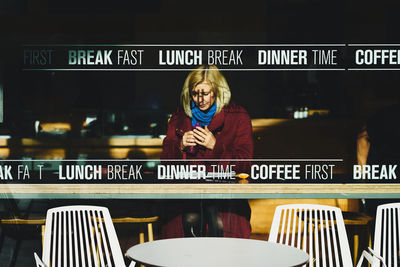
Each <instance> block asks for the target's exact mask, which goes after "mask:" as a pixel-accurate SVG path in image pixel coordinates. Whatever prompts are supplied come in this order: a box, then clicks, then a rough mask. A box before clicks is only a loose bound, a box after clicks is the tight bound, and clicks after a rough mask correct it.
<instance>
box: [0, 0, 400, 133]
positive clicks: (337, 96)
mask: <svg viewBox="0 0 400 267" xmlns="http://www.w3.org/2000/svg"><path fill="white" fill-rule="evenodd" d="M399 6H400V3H399V2H398V1H394V0H385V1H380V2H376V1H372V0H367V1H361V0H356V1H345V0H338V1H334V2H327V1H322V0H283V1H282V0H268V1H263V0H258V1H257V0H255V1H254V0H252V1H245V2H243V1H227V0H223V1H201V2H194V3H188V2H187V1H173V0H166V1H161V0H152V1H128V0H115V1H112V2H111V1H99V0H96V1H95V0H88V1H78V0H68V1H67V0H52V1H50V0H0V47H1V50H0V61H1V63H2V64H1V66H2V70H1V71H2V73H3V82H2V83H3V88H4V123H3V124H2V127H3V128H7V129H14V130H15V131H16V132H18V133H19V134H21V135H25V134H28V133H29V132H30V129H32V127H31V126H32V122H33V121H35V120H40V121H72V120H76V121H80V120H82V119H83V118H84V117H85V116H86V115H87V114H103V115H104V116H107V114H109V113H110V112H112V113H115V114H117V115H118V116H120V117H123V118H122V120H124V119H126V118H131V120H132V118H133V117H135V116H145V115H140V114H152V115H148V116H150V117H155V118H157V119H159V120H161V121H163V120H164V118H165V114H170V113H172V112H173V111H174V110H175V109H176V106H177V105H178V99H179V93H180V90H181V87H182V84H183V81H184V79H185V77H186V75H187V73H185V72H172V71H171V72H24V71H22V70H21V69H22V62H21V60H22V56H21V54H20V51H21V46H22V45H24V44H60V43H63V44H96V43H100V44H124V43H126V44H175V43H182V44H225V43H228V44H229V43H238V44H251V43H260V44H275V43H277V44H285V43H288V44H302V43H305V44H308V43H309V44H320V43H333V44H349V43H382V44H385V43H400V40H399V39H400V36H399V35H398V26H399V16H398V14H397V12H396V10H398V8H399ZM224 74H225V76H226V78H227V80H228V83H229V84H230V86H231V90H232V96H233V100H235V101H236V102H238V103H239V104H241V105H242V106H244V107H245V108H246V109H247V110H248V111H249V113H250V115H251V116H252V117H253V118H287V117H288V116H289V114H290V112H291V111H293V110H294V109H295V108H297V107H304V106H307V107H308V108H313V109H329V110H330V118H348V119H354V118H355V119H360V120H363V119H365V118H367V117H369V116H370V115H371V114H373V113H374V112H375V111H376V110H377V109H379V108H380V107H383V106H386V105H390V104H392V103H393V102H396V101H398V98H399V89H398V84H399V79H400V78H399V77H400V75H398V73H397V72H396V71H373V72H372V71H351V72H350V71H319V72H315V71H314V72H312V71H309V72H304V71H303V72H301V71H299V72H297V71H291V72H285V71H280V72H229V71H227V72H225V73H224ZM146 116H147V115H146ZM146 116H145V117H146ZM24 125H26V126H24Z"/></svg>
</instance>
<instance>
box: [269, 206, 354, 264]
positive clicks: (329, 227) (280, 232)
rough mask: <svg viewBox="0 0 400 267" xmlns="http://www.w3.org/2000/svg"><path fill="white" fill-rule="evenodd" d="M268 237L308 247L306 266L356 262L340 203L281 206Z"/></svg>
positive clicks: (294, 245)
mask: <svg viewBox="0 0 400 267" xmlns="http://www.w3.org/2000/svg"><path fill="white" fill-rule="evenodd" d="M268 241H270V242H276V243H281V244H285V245H288V246H292V247H296V248H298V249H301V250H304V251H305V252H307V253H308V254H309V255H310V261H309V263H308V264H307V265H305V266H317V267H319V266H321V267H322V266H324V267H349V266H353V263H352V259H351V253H350V247H349V243H348V240H347V234H346V229H345V226H344V220H343V215H342V212H341V210H340V209H339V208H337V207H331V206H324V205H311V204H290V205H282V206H278V207H277V208H276V210H275V214H274V219H273V221H272V225H271V231H270V235H269V239H268Z"/></svg>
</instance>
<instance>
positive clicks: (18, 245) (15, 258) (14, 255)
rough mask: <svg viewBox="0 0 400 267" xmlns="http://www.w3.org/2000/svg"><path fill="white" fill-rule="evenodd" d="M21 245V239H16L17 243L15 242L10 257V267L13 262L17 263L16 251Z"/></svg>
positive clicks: (12, 265)
mask: <svg viewBox="0 0 400 267" xmlns="http://www.w3.org/2000/svg"><path fill="white" fill-rule="evenodd" d="M20 247H21V240H20V239H17V243H16V244H15V248H14V251H13V254H12V257H11V262H10V267H14V266H15V264H16V263H17V256H18V252H19V249H20Z"/></svg>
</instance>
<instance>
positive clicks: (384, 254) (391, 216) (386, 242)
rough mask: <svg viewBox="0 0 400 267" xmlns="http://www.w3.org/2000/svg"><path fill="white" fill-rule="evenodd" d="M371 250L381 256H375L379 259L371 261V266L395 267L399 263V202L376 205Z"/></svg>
mask: <svg viewBox="0 0 400 267" xmlns="http://www.w3.org/2000/svg"><path fill="white" fill-rule="evenodd" d="M369 250H370V251H371V249H370V248H369ZM373 251H374V252H375V254H377V255H379V256H381V258H379V257H376V258H378V259H379V261H378V260H375V261H373V263H372V265H371V267H381V266H384V267H386V266H388V267H393V266H396V267H397V266H398V265H399V264H400V259H399V256H400V203H391V204H384V205H380V206H378V208H377V210H376V220H375V234H374V250H373ZM357 267H358V266H357Z"/></svg>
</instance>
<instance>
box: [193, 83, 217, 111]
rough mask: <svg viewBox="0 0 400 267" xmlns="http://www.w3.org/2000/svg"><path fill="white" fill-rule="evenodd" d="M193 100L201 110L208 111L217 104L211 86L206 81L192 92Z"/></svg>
mask: <svg viewBox="0 0 400 267" xmlns="http://www.w3.org/2000/svg"><path fill="white" fill-rule="evenodd" d="M192 100H193V102H194V104H195V105H196V106H197V107H198V108H199V109H200V110H202V111H205V110H208V109H209V108H210V107H211V106H212V105H213V104H214V102H215V94H214V91H213V88H212V86H211V84H209V83H208V82H207V81H204V82H202V83H199V84H198V85H196V87H195V88H193V90H192Z"/></svg>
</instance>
